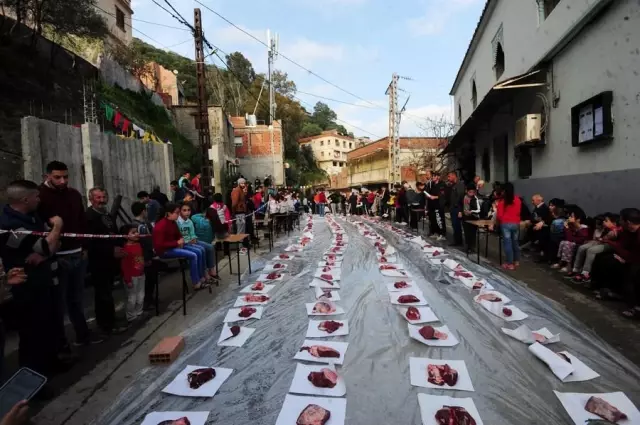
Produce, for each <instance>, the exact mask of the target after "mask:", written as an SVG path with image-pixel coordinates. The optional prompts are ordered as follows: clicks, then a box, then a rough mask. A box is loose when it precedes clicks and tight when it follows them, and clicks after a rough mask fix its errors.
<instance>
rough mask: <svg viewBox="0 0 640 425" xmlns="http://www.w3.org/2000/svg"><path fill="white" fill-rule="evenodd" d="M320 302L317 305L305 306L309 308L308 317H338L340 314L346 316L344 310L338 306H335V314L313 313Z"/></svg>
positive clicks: (309, 304)
mask: <svg viewBox="0 0 640 425" xmlns="http://www.w3.org/2000/svg"><path fill="white" fill-rule="evenodd" d="M318 302H320V301H316V302H315V303H307V304H305V305H306V307H307V315H309V316H338V315H340V314H344V309H343V308H342V307H340V306H338V305H335V303H334V306H335V308H336V311H334V312H333V313H314V312H313V306H315V305H316V304H317V303H318Z"/></svg>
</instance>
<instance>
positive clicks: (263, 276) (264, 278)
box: [257, 272, 284, 283]
mask: <svg viewBox="0 0 640 425" xmlns="http://www.w3.org/2000/svg"><path fill="white" fill-rule="evenodd" d="M277 273H278V275H279V277H278V278H276V279H268V278H267V276H268V275H269V274H270V273H264V274H261V275H260V276H258V279H257V281H258V282H263V283H266V282H279V281H281V280H282V279H284V274H282V273H280V272H277Z"/></svg>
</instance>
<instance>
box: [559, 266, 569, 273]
mask: <svg viewBox="0 0 640 425" xmlns="http://www.w3.org/2000/svg"><path fill="white" fill-rule="evenodd" d="M569 270H570V269H569V267H563V268H561V269H560V273H569Z"/></svg>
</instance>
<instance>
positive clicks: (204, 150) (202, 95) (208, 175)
mask: <svg viewBox="0 0 640 425" xmlns="http://www.w3.org/2000/svg"><path fill="white" fill-rule="evenodd" d="M193 23H194V32H193V37H194V39H195V44H196V79H197V85H198V141H199V142H200V155H201V161H202V165H201V172H202V179H200V181H201V182H202V189H203V193H205V194H207V193H208V190H209V189H210V188H215V180H214V175H213V167H212V166H211V160H212V157H211V134H210V132H209V104H208V98H207V86H206V84H207V79H206V75H205V62H204V59H205V58H204V45H203V43H204V35H203V33H202V14H201V13H200V9H194V11H193Z"/></svg>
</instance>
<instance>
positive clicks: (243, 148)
mask: <svg viewBox="0 0 640 425" xmlns="http://www.w3.org/2000/svg"><path fill="white" fill-rule="evenodd" d="M230 119H231V122H232V124H233V127H234V134H235V146H236V149H235V152H236V157H237V158H238V167H239V170H240V173H241V174H242V175H243V176H245V177H246V178H247V179H249V181H253V180H254V179H256V178H258V179H260V180H264V178H265V177H267V176H272V177H273V183H274V184H276V185H282V184H284V146H283V144H282V124H281V122H280V121H274V122H273V130H271V129H270V128H269V126H268V125H264V124H256V125H249V123H248V122H247V120H246V119H245V117H230ZM272 131H273V147H272V146H271V133H272Z"/></svg>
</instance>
